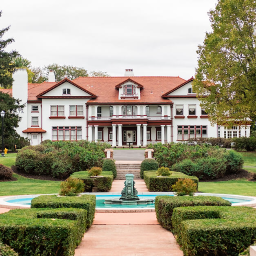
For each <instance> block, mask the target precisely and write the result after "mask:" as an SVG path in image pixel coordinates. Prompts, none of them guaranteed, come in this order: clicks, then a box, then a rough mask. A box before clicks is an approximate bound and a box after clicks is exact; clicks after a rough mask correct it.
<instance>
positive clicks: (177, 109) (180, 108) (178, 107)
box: [176, 105, 183, 116]
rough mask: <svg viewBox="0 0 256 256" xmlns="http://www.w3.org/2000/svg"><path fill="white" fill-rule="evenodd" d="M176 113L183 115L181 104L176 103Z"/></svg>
mask: <svg viewBox="0 0 256 256" xmlns="http://www.w3.org/2000/svg"><path fill="white" fill-rule="evenodd" d="M176 115H177V116H183V105H176Z"/></svg>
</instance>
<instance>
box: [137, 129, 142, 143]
mask: <svg viewBox="0 0 256 256" xmlns="http://www.w3.org/2000/svg"><path fill="white" fill-rule="evenodd" d="M140 127H141V124H137V146H138V147H139V146H141V144H140Z"/></svg>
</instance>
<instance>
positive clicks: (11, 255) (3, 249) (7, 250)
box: [0, 242, 19, 256]
mask: <svg viewBox="0 0 256 256" xmlns="http://www.w3.org/2000/svg"><path fill="white" fill-rule="evenodd" d="M0 255H1V256H19V255H18V253H17V252H15V251H14V250H13V249H12V248H11V247H10V246H8V245H6V244H3V243H2V242H0Z"/></svg>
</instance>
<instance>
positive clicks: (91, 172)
mask: <svg viewBox="0 0 256 256" xmlns="http://www.w3.org/2000/svg"><path fill="white" fill-rule="evenodd" d="M101 172H102V168H100V167H92V168H91V169H90V170H89V171H88V173H89V175H90V176H98V175H100V174H101Z"/></svg>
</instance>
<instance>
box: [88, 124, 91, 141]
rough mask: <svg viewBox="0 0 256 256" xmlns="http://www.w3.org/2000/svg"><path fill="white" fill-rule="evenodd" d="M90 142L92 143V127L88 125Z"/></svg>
mask: <svg viewBox="0 0 256 256" xmlns="http://www.w3.org/2000/svg"><path fill="white" fill-rule="evenodd" d="M88 141H89V142H92V125H88Z"/></svg>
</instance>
